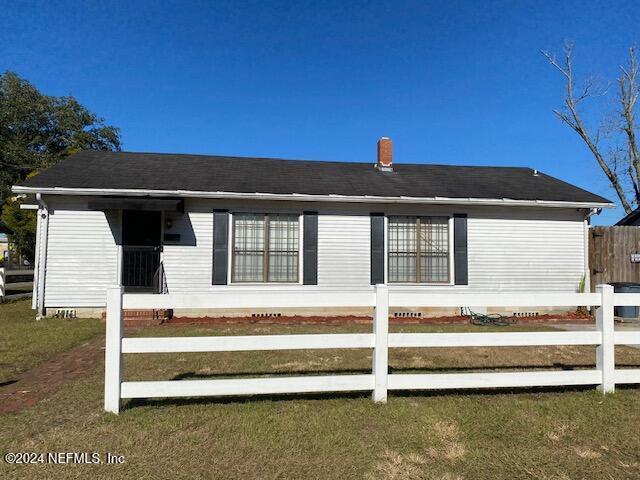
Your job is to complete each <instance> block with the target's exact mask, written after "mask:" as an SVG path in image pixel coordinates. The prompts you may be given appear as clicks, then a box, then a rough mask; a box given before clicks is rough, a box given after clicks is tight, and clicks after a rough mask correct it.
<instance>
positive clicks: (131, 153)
mask: <svg viewBox="0 0 640 480" xmlns="http://www.w3.org/2000/svg"><path fill="white" fill-rule="evenodd" d="M84 153H90V154H105V153H106V154H116V155H117V154H124V155H148V156H152V155H158V156H173V157H199V158H203V159H204V158H211V159H213V158H226V159H238V160H269V161H277V162H309V163H314V164H332V165H334V164H338V165H369V166H373V165H375V163H376V162H375V161H366V162H365V161H360V160H353V161H351V160H314V159H310V158H280V157H249V156H240V155H211V154H204V153H170V152H134V151H130V150H119V151H115V152H114V151H112V150H83V151H81V152H78V153H76V154H74V155H71V157H73V156H75V155H79V154H84ZM393 165H394V166H401V167H407V166H412V167H413V166H415V167H447V168H487V169H488V168H499V169H512V170H531V171H533V170H534V169H533V168H531V167H524V166H511V165H458V164H449V163H402V162H394V163H393ZM540 173H542V172H540Z"/></svg>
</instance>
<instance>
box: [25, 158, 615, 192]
mask: <svg viewBox="0 0 640 480" xmlns="http://www.w3.org/2000/svg"><path fill="white" fill-rule="evenodd" d="M22 185H23V186H25V187H33V188H50V187H66V188H95V189H103V188H108V189H141V190H190V191H203V192H237V193H274V194H291V193H298V194H309V195H328V194H335V195H355V196H360V195H372V196H381V197H399V196H405V197H450V198H479V199H503V198H508V199H513V200H546V201H565V202H587V203H610V201H609V200H607V199H606V198H603V197H600V196H598V195H594V194H593V193H590V192H587V191H586V190H583V189H581V188H578V187H575V186H573V185H570V184H568V183H566V182H563V181H561V180H558V179H556V178H553V177H550V176H548V175H545V174H543V173H540V174H539V175H537V176H536V175H534V174H533V170H531V169H529V168H520V167H517V168H516V167H462V166H452V165H417V164H394V171H393V173H383V172H379V171H378V170H376V169H375V168H374V166H373V163H349V162H319V161H308V160H281V159H273V158H249V157H223V156H204V155H177V154H159V153H130V152H103V151H85V152H80V153H78V154H75V155H72V156H70V157H69V158H67V159H65V160H63V161H62V162H60V163H59V164H57V165H55V166H53V167H51V168H49V169H48V170H45V171H43V172H42V173H40V174H39V175H37V176H35V177H32V178H30V179H28V180H27V181H25V182H24V183H23V184H22Z"/></svg>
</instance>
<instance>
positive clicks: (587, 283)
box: [584, 208, 602, 293]
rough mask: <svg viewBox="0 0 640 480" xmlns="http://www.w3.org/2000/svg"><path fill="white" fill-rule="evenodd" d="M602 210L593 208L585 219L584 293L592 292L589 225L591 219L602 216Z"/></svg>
mask: <svg viewBox="0 0 640 480" xmlns="http://www.w3.org/2000/svg"><path fill="white" fill-rule="evenodd" d="M600 212H602V209H601V208H591V209H590V210H589V212H588V213H587V215H586V216H585V217H584V291H585V292H586V293H590V292H591V266H590V265H589V225H590V224H591V217H592V216H594V215H600Z"/></svg>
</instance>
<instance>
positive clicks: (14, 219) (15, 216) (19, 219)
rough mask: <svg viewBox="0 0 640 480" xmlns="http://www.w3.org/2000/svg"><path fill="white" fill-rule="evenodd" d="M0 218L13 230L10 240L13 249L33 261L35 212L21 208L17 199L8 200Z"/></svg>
mask: <svg viewBox="0 0 640 480" xmlns="http://www.w3.org/2000/svg"><path fill="white" fill-rule="evenodd" d="M0 219H1V220H2V221H3V222H4V224H5V225H6V226H7V227H9V228H10V229H11V230H12V231H13V233H12V234H11V242H12V243H13V245H14V247H15V249H16V250H17V251H18V252H19V253H20V254H21V255H22V256H24V257H25V258H26V259H27V260H29V262H31V263H33V260H34V257H35V250H36V235H35V232H36V212H35V211H34V210H21V209H20V202H19V201H14V200H8V201H7V202H6V203H5V204H4V208H3V209H2V216H0Z"/></svg>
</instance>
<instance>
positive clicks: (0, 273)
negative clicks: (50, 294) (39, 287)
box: [0, 267, 33, 303]
mask: <svg viewBox="0 0 640 480" xmlns="http://www.w3.org/2000/svg"><path fill="white" fill-rule="evenodd" d="M28 275H30V276H33V270H7V269H6V268H5V267H0V303H2V302H3V301H5V300H17V299H19V298H23V297H29V296H31V292H30V291H29V292H21V293H11V294H10V293H7V291H16V290H18V291H20V290H24V289H27V288H30V287H33V280H31V281H28V282H17V281H14V279H12V278H11V277H25V276H28Z"/></svg>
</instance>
